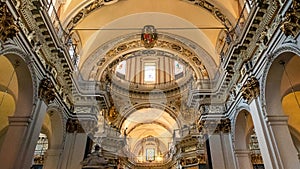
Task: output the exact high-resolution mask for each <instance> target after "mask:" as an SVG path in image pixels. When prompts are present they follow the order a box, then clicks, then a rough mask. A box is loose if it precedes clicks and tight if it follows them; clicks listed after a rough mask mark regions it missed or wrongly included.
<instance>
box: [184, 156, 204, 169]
mask: <svg viewBox="0 0 300 169" xmlns="http://www.w3.org/2000/svg"><path fill="white" fill-rule="evenodd" d="M180 164H181V166H183V167H188V166H191V165H197V164H206V155H205V154H198V155H197V156H195V157H184V158H182V159H181V160H180Z"/></svg>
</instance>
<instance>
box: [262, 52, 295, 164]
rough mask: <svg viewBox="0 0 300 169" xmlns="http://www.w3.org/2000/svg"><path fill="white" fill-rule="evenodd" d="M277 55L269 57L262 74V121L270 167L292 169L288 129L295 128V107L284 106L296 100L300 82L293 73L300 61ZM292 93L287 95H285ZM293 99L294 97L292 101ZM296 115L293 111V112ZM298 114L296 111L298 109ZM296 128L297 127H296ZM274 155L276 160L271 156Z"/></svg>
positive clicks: (288, 54) (290, 55) (289, 55)
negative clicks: (269, 153) (263, 78)
mask: <svg viewBox="0 0 300 169" xmlns="http://www.w3.org/2000/svg"><path fill="white" fill-rule="evenodd" d="M288 50H289V51H286V49H285V50H284V51H280V50H278V51H279V52H278V51H277V53H275V55H274V56H273V58H272V60H271V62H270V63H268V65H267V69H266V70H265V75H264V76H265V81H263V83H264V85H265V86H264V88H263V90H264V93H263V94H264V96H265V97H263V98H262V99H263V102H264V103H263V104H265V117H266V120H267V127H268V129H267V130H268V134H269V135H270V136H271V138H269V139H270V140H269V141H270V142H273V144H270V145H269V146H270V147H272V148H271V149H272V151H273V153H272V154H271V155H270V157H271V160H273V164H274V165H278V167H279V168H281V167H287V168H294V167H295V166H298V165H299V161H298V156H297V151H296V148H295V146H294V144H293V140H292V137H291V134H290V130H289V125H290V126H292V127H294V128H295V127H296V125H295V123H294V122H293V120H295V119H297V118H298V115H297V114H296V113H294V111H295V110H293V109H295V107H294V108H292V107H291V106H287V105H289V104H292V102H293V101H292V100H295V98H297V93H298V92H297V90H296V89H297V86H299V84H300V79H299V78H298V77H299V76H298V75H297V73H298V72H299V71H300V67H299V64H300V57H299V56H298V55H296V54H295V53H294V52H290V51H295V49H288ZM289 93H292V95H293V97H290V96H291V95H288V94H289ZM295 96H296V97H295ZM296 111H297V110H296ZM298 112H300V109H299V107H298ZM296 128H297V127H296ZM275 154H276V156H274V155H275Z"/></svg>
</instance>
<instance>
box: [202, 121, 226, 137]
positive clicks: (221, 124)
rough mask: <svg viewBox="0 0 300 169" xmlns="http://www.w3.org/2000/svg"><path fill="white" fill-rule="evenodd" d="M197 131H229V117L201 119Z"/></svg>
mask: <svg viewBox="0 0 300 169" xmlns="http://www.w3.org/2000/svg"><path fill="white" fill-rule="evenodd" d="M198 129H199V132H203V133H208V134H214V133H220V132H223V133H229V132H230V131H231V121H230V119H228V118H226V119H221V120H201V121H199V123H198Z"/></svg>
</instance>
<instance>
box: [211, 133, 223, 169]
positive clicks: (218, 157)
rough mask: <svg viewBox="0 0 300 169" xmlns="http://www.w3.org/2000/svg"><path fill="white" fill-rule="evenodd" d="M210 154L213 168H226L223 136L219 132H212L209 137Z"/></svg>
mask: <svg viewBox="0 0 300 169" xmlns="http://www.w3.org/2000/svg"><path fill="white" fill-rule="evenodd" d="M209 145H210V154H211V160H212V168H213V169H226V167H225V157H224V154H223V149H222V142H221V137H220V135H219V134H212V135H211V136H210V137H209Z"/></svg>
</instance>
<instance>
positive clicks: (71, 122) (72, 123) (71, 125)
mask: <svg viewBox="0 0 300 169" xmlns="http://www.w3.org/2000/svg"><path fill="white" fill-rule="evenodd" d="M66 130H67V132H68V133H74V132H77V133H84V132H85V131H84V129H83V127H82V125H81V122H80V121H79V120H78V119H68V121H67V124H66Z"/></svg>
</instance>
